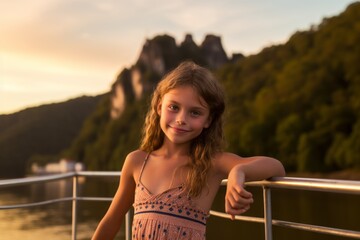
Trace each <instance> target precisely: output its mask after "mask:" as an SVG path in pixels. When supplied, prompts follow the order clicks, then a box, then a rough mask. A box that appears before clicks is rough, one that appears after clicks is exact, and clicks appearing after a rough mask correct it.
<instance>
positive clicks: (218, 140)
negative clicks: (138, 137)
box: [140, 61, 225, 197]
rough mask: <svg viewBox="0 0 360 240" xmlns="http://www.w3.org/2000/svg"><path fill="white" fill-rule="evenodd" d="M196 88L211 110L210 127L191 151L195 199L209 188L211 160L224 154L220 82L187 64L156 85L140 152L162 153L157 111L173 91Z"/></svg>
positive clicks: (191, 187) (191, 192)
mask: <svg viewBox="0 0 360 240" xmlns="http://www.w3.org/2000/svg"><path fill="white" fill-rule="evenodd" d="M181 86H191V87H193V88H194V89H195V90H196V91H197V93H198V94H199V96H201V97H202V98H203V99H204V101H205V102H206V104H207V105H208V107H209V110H210V116H209V117H210V120H211V123H210V126H209V127H208V128H204V129H203V131H202V133H201V134H200V135H199V136H198V137H196V138H195V139H193V140H192V142H191V147H190V152H189V155H190V163H189V164H188V166H189V169H190V170H189V172H188V175H187V179H186V182H185V186H186V188H187V189H188V191H189V195H190V196H193V197H196V196H199V195H200V194H201V191H202V189H203V187H204V186H205V185H206V181H207V174H208V172H209V170H210V168H211V166H212V161H211V159H212V158H213V157H214V155H215V154H216V153H217V152H221V151H222V145H223V139H224V137H223V126H222V124H223V122H222V114H223V112H224V109H225V103H224V92H223V89H222V88H221V86H220V84H219V82H218V81H217V79H215V77H214V75H213V74H212V73H211V72H210V71H209V70H207V69H205V68H203V67H200V66H198V65H196V64H195V63H193V62H190V61H186V62H183V63H181V64H180V65H179V66H178V67H177V68H175V69H174V70H173V71H171V72H170V73H168V74H167V75H166V76H165V77H164V78H163V79H162V80H161V81H160V82H159V84H158V85H157V87H156V89H155V91H154V93H153V96H152V100H151V106H150V109H149V111H148V113H147V115H146V119H145V125H144V129H143V136H142V141H141V146H140V149H141V150H143V151H146V152H151V151H154V150H156V149H159V148H160V147H161V145H162V144H163V141H164V133H163V131H162V130H161V128H160V116H159V114H158V111H157V108H158V105H159V103H161V101H162V99H163V97H164V95H165V94H166V93H167V92H169V91H170V90H172V89H174V88H177V87H181Z"/></svg>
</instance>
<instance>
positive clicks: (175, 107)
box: [168, 105, 179, 111]
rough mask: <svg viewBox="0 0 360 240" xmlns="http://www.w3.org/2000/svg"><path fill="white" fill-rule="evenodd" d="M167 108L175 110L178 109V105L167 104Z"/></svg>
mask: <svg viewBox="0 0 360 240" xmlns="http://www.w3.org/2000/svg"><path fill="white" fill-rule="evenodd" d="M168 108H169V110H171V111H176V110H178V109H179V107H178V106H176V105H169V107H168Z"/></svg>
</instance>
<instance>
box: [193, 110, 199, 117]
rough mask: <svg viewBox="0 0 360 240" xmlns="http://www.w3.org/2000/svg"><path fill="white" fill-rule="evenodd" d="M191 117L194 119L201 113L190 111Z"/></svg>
mask: <svg viewBox="0 0 360 240" xmlns="http://www.w3.org/2000/svg"><path fill="white" fill-rule="evenodd" d="M191 115H192V116H194V117H197V116H200V115H201V112H199V111H191Z"/></svg>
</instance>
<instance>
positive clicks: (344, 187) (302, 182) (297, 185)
mask: <svg viewBox="0 0 360 240" xmlns="http://www.w3.org/2000/svg"><path fill="white" fill-rule="evenodd" d="M120 176H121V172H99V171H81V172H71V173H61V174H54V175H45V176H36V177H28V178H21V179H8V180H0V188H5V187H14V186H21V185H28V184H34V183H41V182H49V181H56V180H62V179H68V178H69V179H70V178H74V177H75V178H77V177H120ZM226 184H227V180H226V179H225V180H223V181H222V185H226ZM246 185H247V186H256V187H259V186H261V187H263V188H270V189H271V188H283V189H295V190H309V191H324V192H333V193H342V194H344V193H345V194H354V195H358V194H360V181H347V180H333V179H331V180H329V179H314V178H292V177H281V178H272V179H270V180H264V181H255V182H247V183H246ZM65 201H112V198H111V197H81V196H77V195H74V196H73V197H64V198H57V199H52V200H46V201H40V202H33V203H23V204H13V205H3V206H0V210H6V209H14V208H25V207H35V206H41V205H47V204H53V203H57V202H65ZM210 214H211V215H213V216H217V217H221V218H229V219H230V218H231V216H230V215H229V214H226V213H223V212H218V211H214V210H211V211H210ZM235 219H236V220H240V221H246V222H255V223H263V224H264V223H265V221H266V220H265V218H260V217H251V216H235ZM270 222H271V224H270V225H274V226H280V227H286V228H292V229H298V230H304V231H310V232H317V233H324V234H330V235H335V236H342V237H351V238H357V239H360V232H359V231H352V230H346V229H338V228H330V227H324V226H317V225H310V224H303V223H296V222H289V221H281V220H275V219H270Z"/></svg>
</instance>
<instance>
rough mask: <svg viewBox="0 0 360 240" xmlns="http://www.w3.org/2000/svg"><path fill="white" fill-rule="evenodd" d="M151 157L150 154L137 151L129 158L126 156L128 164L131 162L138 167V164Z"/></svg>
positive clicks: (129, 155)
mask: <svg viewBox="0 0 360 240" xmlns="http://www.w3.org/2000/svg"><path fill="white" fill-rule="evenodd" d="M148 155H149V153H147V152H145V151H143V150H140V149H137V150H135V151H132V152H130V153H129V154H128V155H127V156H126V160H125V161H127V162H131V163H132V164H135V165H138V164H142V163H143V162H144V161H145V159H146V157H147V156H148Z"/></svg>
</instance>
